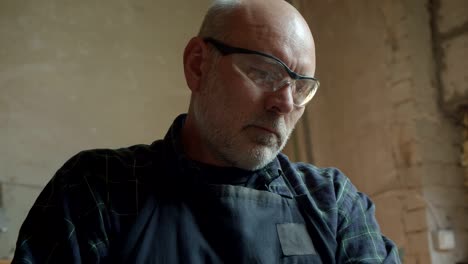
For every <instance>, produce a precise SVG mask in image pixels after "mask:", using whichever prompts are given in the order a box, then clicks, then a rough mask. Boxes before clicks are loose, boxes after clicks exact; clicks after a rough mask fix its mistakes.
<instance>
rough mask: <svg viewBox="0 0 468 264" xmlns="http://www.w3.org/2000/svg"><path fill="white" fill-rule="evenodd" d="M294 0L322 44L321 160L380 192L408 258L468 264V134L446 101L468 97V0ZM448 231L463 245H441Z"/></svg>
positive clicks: (387, 226)
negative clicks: (437, 238)
mask: <svg viewBox="0 0 468 264" xmlns="http://www.w3.org/2000/svg"><path fill="white" fill-rule="evenodd" d="M292 2H293V4H294V5H296V6H297V7H298V8H299V10H300V11H301V12H302V13H303V14H304V16H305V17H306V19H307V20H308V22H309V25H310V27H311V29H312V31H313V32H314V33H315V40H316V45H317V73H316V76H317V77H318V78H319V79H320V80H321V88H320V90H319V91H318V93H317V95H316V98H314V100H313V101H312V103H311V104H310V105H309V106H308V108H307V110H306V111H307V113H308V115H307V117H306V118H307V122H308V123H309V124H310V126H311V127H312V128H311V134H310V137H311V138H312V139H311V140H310V141H311V142H312V147H313V155H312V156H313V159H314V162H315V163H316V164H318V165H320V166H336V167H339V168H340V169H342V170H343V171H344V172H345V173H346V174H347V175H348V176H349V177H350V178H351V180H352V182H353V183H354V184H355V185H357V187H358V188H359V189H360V190H361V191H363V192H365V193H367V194H368V195H370V196H371V198H372V199H373V200H374V202H375V203H376V205H377V217H378V219H379V222H380V224H381V226H382V230H383V232H384V234H386V235H388V236H389V237H390V238H391V239H393V240H394V241H395V242H397V244H398V246H399V247H400V248H401V250H402V255H403V257H404V262H405V263H421V264H422V263H437V264H445V263H457V262H461V261H467V260H468V224H467V223H466V219H468V196H467V194H468V189H467V188H466V187H465V186H464V176H463V174H464V170H463V168H462V167H461V165H460V157H461V149H462V148H461V146H462V143H463V141H462V132H463V130H462V126H461V125H460V123H459V122H458V120H456V119H454V118H453V115H451V114H448V113H447V111H446V109H448V108H450V107H444V106H443V105H442V104H441V102H445V103H447V104H448V105H449V106H452V103H454V102H460V101H461V100H460V99H461V98H460V95H463V94H468V93H467V91H468V87H467V86H466V72H467V71H466V63H467V59H466V58H467V57H466V54H468V52H467V49H466V45H465V44H466V41H465V40H466V36H467V35H466V30H465V29H466V23H467V17H468V12H467V10H468V9H467V6H466V4H467V2H466V1H463V0H460V1H428V0H415V1H403V0H401V1H400V0H398V1H395V0H388V1H387V0H383V1H371V0H357V1H351V0H349V1H347V0H346V1H311V0H295V1H292ZM439 23H441V24H440V27H439V29H438V30H439V31H437V25H438V24H439ZM437 32H439V33H437ZM440 32H442V33H440ZM438 34H441V35H438ZM457 34H458V35H457ZM437 36H439V38H437ZM441 85H446V87H441ZM444 89H445V93H443V90H444ZM303 137H304V135H303ZM440 229H450V230H453V232H454V234H455V240H456V247H455V248H454V249H452V250H446V251H440V250H437V249H436V248H437V246H436V245H435V242H434V240H433V237H432V234H433V232H434V231H437V230H440Z"/></svg>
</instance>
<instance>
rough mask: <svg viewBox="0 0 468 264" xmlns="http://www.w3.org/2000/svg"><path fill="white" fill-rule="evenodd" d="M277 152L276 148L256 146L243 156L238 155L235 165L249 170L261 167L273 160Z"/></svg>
mask: <svg viewBox="0 0 468 264" xmlns="http://www.w3.org/2000/svg"><path fill="white" fill-rule="evenodd" d="M278 152H279V151H278V150H277V149H276V148H272V147H265V146H256V147H254V148H251V149H250V150H249V151H248V153H247V154H246V155H244V156H243V157H239V160H238V162H237V167H239V168H241V169H245V170H251V171H254V170H258V169H261V168H263V167H265V166H266V165H268V164H269V163H270V162H271V161H273V160H274V159H275V158H276V155H278Z"/></svg>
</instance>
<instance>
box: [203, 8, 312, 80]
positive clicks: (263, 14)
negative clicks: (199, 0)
mask: <svg viewBox="0 0 468 264" xmlns="http://www.w3.org/2000/svg"><path fill="white" fill-rule="evenodd" d="M199 36H200V37H212V38H216V39H218V40H221V41H224V42H227V43H229V44H231V45H234V46H239V47H243V48H248V49H254V50H260V51H263V52H267V53H271V54H273V55H275V56H278V57H279V58H281V59H284V60H285V62H287V60H288V58H290V57H291V56H292V57H293V56H297V54H298V53H301V55H304V54H308V55H309V56H308V57H309V59H310V62H311V63H313V64H315V46H314V41H313V37H312V34H311V32H310V29H309V27H308V25H307V22H306V21H305V20H304V18H303V17H302V16H301V14H300V13H299V12H298V11H297V10H296V9H295V8H294V7H293V6H292V5H291V4H289V3H288V2H286V1H284V0H216V1H214V3H213V5H212V6H211V7H210V9H209V10H208V12H207V14H206V16H205V19H204V21H203V24H202V27H201V29H200V32H199ZM292 63H294V62H292ZM290 66H294V65H290ZM313 71H315V68H314V69H313ZM304 74H306V73H304ZM307 74H308V75H310V74H311V73H307Z"/></svg>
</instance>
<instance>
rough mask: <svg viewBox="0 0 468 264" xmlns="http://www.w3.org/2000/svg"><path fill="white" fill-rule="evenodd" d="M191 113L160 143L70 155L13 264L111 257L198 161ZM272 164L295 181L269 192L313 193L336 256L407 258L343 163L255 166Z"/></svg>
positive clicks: (32, 217) (313, 207) (310, 199)
mask: <svg viewBox="0 0 468 264" xmlns="http://www.w3.org/2000/svg"><path fill="white" fill-rule="evenodd" d="M184 118H185V116H184V115H181V116H179V117H178V118H177V119H176V120H175V121H174V124H173V125H172V127H171V128H170V130H169V132H168V134H167V135H166V137H165V139H164V140H159V141H156V142H154V143H153V144H152V145H136V146H132V147H129V148H122V149H117V150H109V149H100V150H88V151H83V152H80V153H79V154H77V155H75V156H74V157H73V158H71V159H70V160H69V161H68V162H66V163H65V165H64V166H63V167H62V168H61V169H60V170H59V171H58V172H57V173H56V175H55V176H54V177H53V178H52V180H51V181H50V182H49V183H48V184H47V186H46V187H45V188H44V190H43V191H42V192H41V194H40V196H39V197H38V198H37V200H36V202H35V204H34V205H33V207H32V208H31V210H30V212H29V214H28V216H27V218H26V220H25V221H24V223H23V225H22V227H21V230H20V233H19V237H18V241H17V246H16V252H15V256H14V259H13V263H111V260H110V259H111V255H112V249H113V247H112V246H113V244H115V243H117V242H118V241H117V240H118V239H119V234H120V233H122V232H126V231H128V230H129V229H130V227H131V226H132V223H133V221H134V220H135V217H136V216H137V215H138V214H139V212H140V211H141V209H142V204H143V203H144V201H145V199H146V198H147V197H148V195H149V194H150V193H151V192H152V191H154V186H157V185H158V183H160V182H161V181H160V179H162V178H161V177H171V175H176V174H178V173H179V172H180V170H187V169H190V168H192V167H193V166H196V163H193V162H192V161H190V160H187V159H186V157H185V156H184V154H183V151H182V148H181V142H180V140H179V137H180V130H181V127H182V125H183V122H184ZM194 164H195V165H194ZM162 167H168V168H169V169H168V170H164V171H161V169H160V168H162ZM272 171H278V172H279V173H280V174H281V175H283V176H285V177H286V178H288V179H289V180H288V181H286V182H288V183H289V185H287V184H286V183H285V181H284V179H283V177H276V178H275V177H274V179H272V182H271V184H270V188H269V191H271V192H273V193H277V194H280V195H282V196H290V197H292V196H293V193H294V194H295V195H303V196H304V197H306V204H305V206H306V207H307V210H308V211H307V214H308V215H309V216H310V217H311V218H314V219H312V220H313V221H314V222H315V224H316V227H317V228H316V231H317V232H318V233H317V235H318V236H319V237H322V238H323V239H324V241H322V242H323V245H324V248H326V249H329V250H330V252H331V256H329V257H330V258H333V259H334V261H335V262H336V263H400V260H399V257H398V252H397V248H396V246H395V244H394V243H393V242H392V241H390V240H389V239H387V238H386V237H384V236H383V235H382V234H381V232H380V229H379V226H378V224H377V222H376V219H375V216H374V205H373V203H372V202H371V201H370V200H369V198H368V197H367V196H366V195H364V194H362V193H360V192H358V191H357V190H356V188H355V187H354V186H353V185H352V183H351V182H350V181H349V179H348V178H347V177H346V176H344V175H343V174H342V173H341V172H340V171H339V170H337V169H334V168H317V167H315V166H313V165H310V164H305V163H291V162H289V161H288V159H287V157H286V156H284V155H282V154H280V155H278V157H277V159H275V160H274V161H273V162H272V163H271V164H270V165H268V166H266V167H265V168H264V169H262V170H259V171H257V172H255V173H256V174H262V173H263V174H265V175H270V174H271V172H272ZM255 173H253V174H255ZM170 174H171V175H170ZM251 187H252V188H255V186H254V185H252V186H251ZM161 188H164V187H163V186H162V187H161ZM323 253H324V252H321V251H320V249H319V250H318V254H319V255H322V254H323ZM325 263H328V262H325Z"/></svg>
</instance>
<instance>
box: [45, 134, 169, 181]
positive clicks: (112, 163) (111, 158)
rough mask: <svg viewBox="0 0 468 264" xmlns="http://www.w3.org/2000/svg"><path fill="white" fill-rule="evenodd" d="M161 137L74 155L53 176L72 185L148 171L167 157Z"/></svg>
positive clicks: (116, 179) (115, 178)
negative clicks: (141, 142) (84, 180)
mask: <svg viewBox="0 0 468 264" xmlns="http://www.w3.org/2000/svg"><path fill="white" fill-rule="evenodd" d="M163 152H164V150H163V142H162V140H158V141H155V142H154V143H153V144H151V145H146V144H138V145H133V146H129V147H124V148H116V149H110V148H99V149H88V150H83V151H80V152H79V153H77V154H76V155H74V156H73V157H71V158H70V159H69V160H68V161H67V162H65V164H64V165H63V166H62V167H61V168H60V169H59V170H58V171H57V173H56V175H55V177H54V178H59V179H61V180H65V181H67V182H68V183H71V184H73V182H76V181H79V182H81V181H83V178H86V180H90V181H102V180H106V181H109V180H113V181H119V180H127V179H128V177H130V176H133V177H137V173H138V175H142V174H145V173H144V172H145V171H148V169H150V168H151V167H153V166H154V165H155V164H154V163H155V162H156V163H158V162H161V160H160V159H161V157H163V156H164V153H163Z"/></svg>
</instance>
